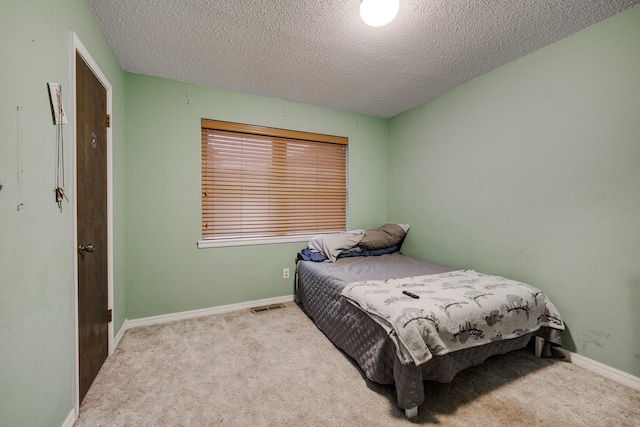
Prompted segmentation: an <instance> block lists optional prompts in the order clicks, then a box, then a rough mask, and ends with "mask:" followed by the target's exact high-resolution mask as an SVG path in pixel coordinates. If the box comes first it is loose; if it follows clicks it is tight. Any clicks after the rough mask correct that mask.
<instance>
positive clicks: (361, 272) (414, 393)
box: [296, 253, 560, 409]
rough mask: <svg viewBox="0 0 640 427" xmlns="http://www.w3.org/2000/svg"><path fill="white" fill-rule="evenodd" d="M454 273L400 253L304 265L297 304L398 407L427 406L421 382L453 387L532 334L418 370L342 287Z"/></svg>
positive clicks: (548, 335)
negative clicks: (392, 392) (389, 388)
mask: <svg viewBox="0 0 640 427" xmlns="http://www.w3.org/2000/svg"><path fill="white" fill-rule="evenodd" d="M453 270H454V269H452V268H449V267H444V266H441V265H437V264H432V263H429V262H427V261H422V260H418V259H415V258H411V257H408V256H405V255H402V254H400V253H394V254H389V255H382V256H377V257H356V258H342V259H338V260H337V261H336V262H333V263H320V262H311V261H300V262H299V263H298V267H297V276H298V280H297V292H296V299H297V301H298V302H299V303H300V304H301V305H302V307H303V309H304V310H305V312H306V313H307V315H308V316H309V317H310V318H311V319H312V320H313V321H314V323H315V324H316V325H317V327H318V328H319V329H320V330H321V331H322V332H324V334H325V335H326V336H327V337H328V338H329V339H330V340H331V341H332V342H333V343H334V344H335V345H336V346H337V347H338V348H340V349H342V350H343V351H344V352H345V353H346V354H348V355H349V356H350V357H352V358H353V359H354V360H355V361H356V362H357V363H358V365H359V366H360V368H361V369H362V371H363V372H364V374H365V375H366V377H367V378H369V379H370V380H372V381H374V382H377V383H380V384H395V387H396V391H397V403H398V406H399V407H400V408H403V409H407V408H413V407H415V406H418V405H420V404H421V403H422V402H423V401H424V384H423V381H426V380H430V381H437V382H450V381H451V380H452V379H453V378H454V376H455V375H456V374H457V373H458V372H460V371H462V370H463V369H465V368H468V367H470V366H474V365H478V364H480V363H482V362H484V361H485V360H486V359H487V358H488V357H490V356H492V355H495V354H504V353H507V352H509V351H512V350H516V349H519V348H522V347H524V346H526V344H527V342H528V341H529V339H530V338H531V336H532V334H526V335H522V336H520V337H517V338H514V339H508V340H502V341H496V342H492V343H490V344H486V345H482V346H478V347H473V348H470V349H465V350H459V351H455V352H452V353H448V354H445V355H442V356H435V357H433V358H432V359H431V360H429V361H428V362H427V363H424V364H422V365H420V366H416V365H415V364H414V363H410V364H404V365H403V364H402V363H401V362H400V360H399V359H398V357H397V354H396V348H395V344H394V343H393V341H392V340H391V339H390V338H389V336H388V334H387V332H386V331H385V330H384V329H383V328H382V327H381V326H380V325H379V324H377V323H376V322H375V321H373V320H372V319H371V318H370V317H369V316H368V315H367V314H366V313H364V312H363V311H362V310H360V309H358V308H356V307H355V306H354V305H352V304H351V303H349V302H347V301H346V300H345V299H343V298H342V297H341V292H342V290H343V289H344V287H345V286H346V285H347V284H349V283H351V282H354V281H359V280H380V279H387V278H402V277H409V276H420V275H426V274H437V273H444V272H448V271H453ZM554 331H555V330H551V329H549V328H541V329H540V330H538V331H537V332H536V333H535V335H539V336H543V337H544V338H545V339H547V340H550V341H552V342H555V343H558V344H559V343H560V336H559V334H558V333H557V331H555V332H554Z"/></svg>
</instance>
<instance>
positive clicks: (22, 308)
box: [0, 0, 125, 426]
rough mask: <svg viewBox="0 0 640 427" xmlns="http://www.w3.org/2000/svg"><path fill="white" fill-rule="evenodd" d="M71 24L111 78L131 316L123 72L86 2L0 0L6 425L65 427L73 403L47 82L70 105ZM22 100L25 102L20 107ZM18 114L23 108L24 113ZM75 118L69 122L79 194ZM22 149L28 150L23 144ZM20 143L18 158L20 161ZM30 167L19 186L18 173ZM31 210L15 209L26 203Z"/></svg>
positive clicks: (66, 248)
mask: <svg viewBox="0 0 640 427" xmlns="http://www.w3.org/2000/svg"><path fill="white" fill-rule="evenodd" d="M70 31H75V32H76V34H77V35H78V37H79V38H80V40H81V41H82V43H83V44H84V45H85V46H86V47H87V49H88V50H89V51H90V52H91V54H92V56H93V57H94V59H95V60H96V62H97V63H98V65H99V66H100V67H101V69H102V71H103V72H104V73H105V74H106V75H107V77H108V79H109V80H110V82H111V84H112V85H113V88H114V92H113V103H114V112H115V114H114V120H113V123H114V125H113V141H114V148H113V154H114V168H115V179H114V185H115V200H114V210H115V218H114V223H115V224H114V225H115V234H114V240H115V242H114V243H115V266H114V268H115V275H114V281H115V298H116V301H115V316H116V319H115V320H116V325H115V326H116V329H115V330H116V331H117V330H118V329H119V327H120V326H121V325H122V323H123V322H124V318H125V313H124V308H125V303H124V298H125V293H124V285H125V280H124V273H125V270H124V256H125V252H124V208H123V201H124V195H123V186H124V157H123V156H124V146H123V143H124V127H123V125H122V124H123V120H124V72H123V71H122V69H121V68H120V65H119V64H118V62H117V61H116V60H115V57H114V56H113V54H112V52H111V49H110V47H109V45H108V43H107V42H106V40H105V38H104V36H103V34H102V31H101V30H100V27H99V26H98V24H97V22H96V21H95V18H94V17H93V14H92V13H91V10H90V8H89V6H88V5H87V3H86V1H83V0H56V1H43V0H41V1H36V0H3V1H2V2H1V3H0V53H1V54H2V66H1V67H0V80H2V83H3V84H2V89H0V182H1V183H2V185H3V189H2V190H1V191H0V242H1V244H0V425H2V426H60V425H62V423H63V422H64V420H65V419H66V417H67V416H68V415H69V413H70V412H71V410H72V408H73V399H72V393H73V388H74V387H75V384H72V377H73V371H74V369H75V362H74V358H75V350H74V348H75V343H74V323H73V322H74V321H73V319H74V317H73V316H74V315H73V305H72V304H73V292H74V276H73V258H74V256H75V253H76V252H75V250H74V247H73V223H72V218H73V215H72V212H71V206H70V205H69V204H66V203H65V204H64V206H63V212H62V213H60V211H59V210H58V206H57V205H56V203H55V200H54V193H53V189H54V187H55V163H56V157H55V154H56V128H55V127H54V126H53V124H52V118H51V111H50V107H49V97H48V93H47V86H46V84H47V82H58V83H61V84H62V90H63V101H64V104H65V107H66V108H67V112H68V113H69V107H70V105H71V98H70V97H69V93H70V91H69V87H70V71H69V52H70V35H69V32H70ZM18 107H19V109H18ZM18 113H19V115H18ZM70 126H73V123H69V124H68V125H66V129H65V143H66V153H65V164H66V166H67V167H66V178H67V185H66V187H67V191H68V192H69V193H70V194H72V192H73V186H72V185H71V184H70V182H69V180H70V178H71V170H70V165H72V159H71V157H70V147H71V145H72V141H71V133H70V128H69V127H70ZM18 147H19V148H20V150H18ZM18 151H19V152H20V161H18ZM19 163H20V165H21V169H22V170H23V173H22V177H21V178H22V179H21V184H20V185H18V179H17V171H18V164H19ZM19 202H20V203H24V208H23V209H21V210H20V211H18V210H17V206H18V203H19Z"/></svg>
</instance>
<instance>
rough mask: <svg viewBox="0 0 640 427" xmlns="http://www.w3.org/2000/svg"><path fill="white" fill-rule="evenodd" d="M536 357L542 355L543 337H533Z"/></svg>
mask: <svg viewBox="0 0 640 427" xmlns="http://www.w3.org/2000/svg"><path fill="white" fill-rule="evenodd" d="M534 339H535V341H534V342H535V353H536V357H542V349H543V348H544V338H542V337H534Z"/></svg>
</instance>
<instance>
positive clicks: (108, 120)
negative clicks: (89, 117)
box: [105, 114, 111, 128]
mask: <svg viewBox="0 0 640 427" xmlns="http://www.w3.org/2000/svg"><path fill="white" fill-rule="evenodd" d="M105 126H106V127H108V128H110V127H111V114H107V115H106V117H105Z"/></svg>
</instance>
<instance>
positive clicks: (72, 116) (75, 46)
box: [68, 31, 115, 418]
mask: <svg viewBox="0 0 640 427" xmlns="http://www.w3.org/2000/svg"><path fill="white" fill-rule="evenodd" d="M69 34H70V36H69V37H70V55H69V56H70V58H69V74H70V76H69V77H70V78H69V97H70V106H71V108H70V109H69V114H68V117H69V132H70V133H71V141H72V144H71V146H70V149H69V155H70V156H71V160H72V161H71V165H72V167H71V171H70V174H69V175H70V178H71V179H70V181H71V182H72V183H73V184H72V185H73V192H72V193H71V194H72V197H71V211H72V212H73V217H72V227H73V318H74V322H73V325H74V337H75V338H74V344H73V345H74V353H73V354H74V362H75V363H74V366H75V369H74V371H73V378H72V393H73V394H72V398H73V407H74V410H75V414H76V418H77V417H78V414H79V413H80V392H79V390H80V356H79V345H78V340H79V334H78V250H77V248H78V204H77V200H78V192H77V189H78V177H77V174H76V172H77V170H76V168H77V157H76V156H77V151H76V146H77V141H76V120H77V116H76V52H77V53H78V54H79V55H80V56H81V57H82V58H83V59H84V61H85V62H86V63H87V65H88V66H89V68H90V69H91V71H92V72H93V74H95V76H96V77H97V78H98V80H99V81H100V83H102V85H103V86H104V87H105V89H106V91H107V114H109V115H110V116H111V117H113V116H112V109H111V107H112V87H111V83H110V82H109V80H108V79H107V77H106V76H105V75H104V73H103V72H102V70H100V67H98V64H97V63H96V61H95V60H94V59H93V57H92V56H91V54H90V53H89V51H88V50H87V48H86V47H85V46H84V44H82V42H81V41H80V39H79V38H78V36H77V35H76V33H75V32H73V31H70V32H69ZM112 146H113V144H112V127H108V128H107V246H108V248H107V308H108V309H111V310H113V314H114V315H113V320H112V321H111V322H109V324H108V336H109V344H108V346H109V347H108V348H109V352H108V355H109V356H110V355H112V354H113V351H114V350H115V349H114V348H113V346H114V338H113V337H114V323H115V310H114V307H113V150H112Z"/></svg>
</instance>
